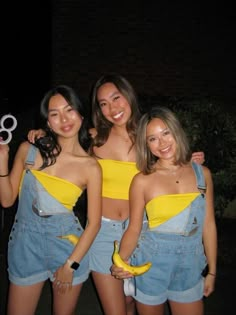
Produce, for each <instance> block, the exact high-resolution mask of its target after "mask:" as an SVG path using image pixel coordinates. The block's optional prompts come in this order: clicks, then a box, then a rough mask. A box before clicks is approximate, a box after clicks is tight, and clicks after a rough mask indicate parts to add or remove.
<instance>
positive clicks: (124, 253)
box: [111, 175, 145, 279]
mask: <svg viewBox="0 0 236 315" xmlns="http://www.w3.org/2000/svg"><path fill="white" fill-rule="evenodd" d="M143 187H144V184H143V183H142V180H141V179H140V178H139V176H138V175H136V176H135V177H134V179H133V181H132V183H131V186H130V191H129V203H130V216H129V225H128V228H127V230H126V231H125V232H124V234H123V236H122V239H121V241H120V249H119V254H120V257H121V258H122V259H123V260H124V261H126V262H128V260H129V258H130V256H131V254H132V253H133V251H134V249H135V248H136V245H137V243H138V239H139V236H140V233H141V230H142V225H143V215H144V207H145V200H144V191H143ZM111 271H112V275H113V276H115V277H117V278H119V279H125V278H130V277H133V275H132V274H130V273H129V272H126V271H124V270H123V268H120V267H117V266H115V265H114V264H113V265H112V267H111Z"/></svg>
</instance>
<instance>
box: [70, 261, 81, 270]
mask: <svg viewBox="0 0 236 315" xmlns="http://www.w3.org/2000/svg"><path fill="white" fill-rule="evenodd" d="M70 267H71V268H72V269H74V270H77V269H78V268H79V263H77V262H76V261H74V262H73V263H72V264H71V266H70Z"/></svg>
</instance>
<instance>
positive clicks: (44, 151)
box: [35, 85, 91, 169]
mask: <svg viewBox="0 0 236 315" xmlns="http://www.w3.org/2000/svg"><path fill="white" fill-rule="evenodd" d="M57 94H60V95H61V96H63V97H64V99H65V100H66V101H67V102H68V104H69V105H70V106H71V107H72V108H74V109H75V110H76V111H78V113H79V114H80V115H81V116H82V117H83V118H84V119H83V122H82V125H81V127H80V130H79V143H80V145H81V146H82V147H83V148H84V150H85V151H87V150H88V148H89V146H90V140H91V139H90V135H89V133H88V119H87V115H86V111H85V108H84V106H83V105H82V103H81V101H80V99H79V97H78V95H77V94H76V92H75V90H73V89H72V88H71V87H69V86H67V85H59V86H56V87H54V88H52V89H51V90H49V91H48V92H47V93H46V94H45V95H44V97H43V99H42V101H41V104H40V116H41V117H40V118H41V127H42V128H43V129H44V130H45V132H46V135H45V137H42V138H39V139H38V140H36V142H35V145H36V147H37V148H38V149H39V151H40V153H41V156H42V158H43V164H42V165H41V167H40V169H44V168H45V167H48V166H50V165H53V164H54V163H55V162H56V158H57V156H58V155H59V154H60V152H61V146H60V145H59V143H58V141H57V135H56V134H55V133H54V132H53V130H51V129H50V128H49V126H48V123H47V122H48V106H49V102H50V99H51V97H52V96H55V95H57Z"/></svg>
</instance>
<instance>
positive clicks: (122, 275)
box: [110, 264, 133, 280]
mask: <svg viewBox="0 0 236 315" xmlns="http://www.w3.org/2000/svg"><path fill="white" fill-rule="evenodd" d="M110 270H111V275H112V276H113V277H114V278H116V279H120V280H123V279H127V278H132V277H133V275H132V274H131V273H129V272H128V271H124V269H123V268H120V267H117V266H116V265H114V264H113V265H112V266H111V268H110Z"/></svg>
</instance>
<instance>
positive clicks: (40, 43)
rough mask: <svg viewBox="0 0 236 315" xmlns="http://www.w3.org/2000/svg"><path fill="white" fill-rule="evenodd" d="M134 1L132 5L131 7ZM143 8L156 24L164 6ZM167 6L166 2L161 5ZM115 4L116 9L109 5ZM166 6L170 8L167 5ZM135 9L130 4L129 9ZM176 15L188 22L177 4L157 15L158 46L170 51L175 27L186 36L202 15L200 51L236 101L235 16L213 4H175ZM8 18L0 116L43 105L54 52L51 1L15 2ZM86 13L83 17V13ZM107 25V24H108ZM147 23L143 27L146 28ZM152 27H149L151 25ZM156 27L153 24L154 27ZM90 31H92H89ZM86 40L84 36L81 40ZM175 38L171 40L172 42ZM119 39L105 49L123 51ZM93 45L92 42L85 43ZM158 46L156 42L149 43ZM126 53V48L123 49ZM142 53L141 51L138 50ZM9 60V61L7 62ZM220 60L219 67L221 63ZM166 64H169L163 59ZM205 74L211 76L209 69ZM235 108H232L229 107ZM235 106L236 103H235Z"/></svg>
mask: <svg viewBox="0 0 236 315" xmlns="http://www.w3.org/2000/svg"><path fill="white" fill-rule="evenodd" d="M77 2H78V3H79V2H81V4H82V6H83V10H86V5H88V6H89V2H90V6H91V1H90V0H88V1H85V0H81V1H79V0H78V1H77ZM93 3H94V6H96V3H97V5H98V6H101V5H103V6H104V5H108V6H110V7H109V9H108V10H107V12H108V14H111V13H112V14H114V15H115V14H116V11H117V10H118V11H119V14H121V13H122V10H121V9H120V8H116V7H115V6H116V5H117V3H113V2H112V1H110V2H107V1H103V2H101V1H93ZM130 3H131V2H129V4H130ZM134 3H136V5H139V6H140V8H141V9H142V8H143V10H145V11H146V12H149V13H148V14H150V17H151V18H150V21H152V20H153V21H154V20H155V16H156V15H157V14H158V12H159V11H160V8H161V7H160V4H158V6H157V4H156V1H151V2H150V3H149V2H148V1H145V2H143V1H137V2H134ZM162 5H163V4H162ZM111 6H112V7H111ZM165 6H166V7H167V6H168V5H167V4H166V5H165ZM130 7H131V6H130V5H129V8H130ZM176 9H177V10H178V11H181V10H186V15H185V14H182V15H181V16H182V17H184V20H179V21H178V20H176V18H177V16H179V15H176V14H175V13H173V12H175V11H174V10H173V6H170V10H169V11H168V10H166V11H165V12H166V15H164V16H159V20H160V21H161V23H162V25H163V27H162V28H161V31H160V30H158V29H157V30H156V31H157V34H158V36H157V42H158V41H159V40H160V41H161V40H162V41H164V40H165V41H166V45H167V46H168V45H169V49H170V50H171V43H168V41H167V38H168V36H169V35H170V29H171V25H172V24H173V21H174V23H176V25H178V27H179V28H180V29H181V32H180V36H183V28H184V27H185V25H186V22H190V23H189V25H191V26H193V25H197V24H199V21H198V20H197V19H199V16H200V17H202V18H203V19H204V25H203V27H202V29H201V28H200V29H199V31H198V32H197V33H195V36H196V38H195V42H196V45H197V46H198V47H199V46H202V52H204V54H205V56H207V58H208V59H207V63H208V65H209V69H211V71H213V72H214V73H215V75H218V76H221V77H222V89H224V90H225V94H228V95H229V97H231V98H232V102H233V101H234V100H235V99H236V97H235V95H234V93H235V90H236V61H235V59H236V50H235V44H234V39H235V38H234V37H235V14H234V13H233V12H234V11H233V10H232V9H231V8H230V7H226V6H224V7H220V6H219V5H218V6H217V5H216V4H214V7H206V6H204V7H199V6H197V5H195V7H192V8H191V10H189V8H186V7H185V6H184V5H182V7H180V5H179V4H176ZM8 13H9V17H11V20H10V21H11V22H10V23H11V24H9V27H10V28H9V29H7V32H6V33H5V35H4V36H6V43H7V45H5V46H6V49H4V59H3V61H4V62H3V66H4V70H5V71H4V72H5V75H4V76H3V77H4V78H5V80H3V89H2V92H1V113H8V112H16V113H19V112H22V111H25V110H29V109H31V108H32V107H34V106H38V105H39V101H40V99H41V98H42V95H43V94H44V92H45V91H46V90H47V89H48V88H49V87H50V82H51V52H52V38H51V36H52V26H51V23H52V16H53V8H52V5H51V4H50V1H39V0H36V1H33V2H28V3H25V2H24V3H20V4H19V3H18V4H16V5H15V4H14V11H12V10H11V7H10V4H9V8H8ZM83 14H84V13H83ZM123 14H124V16H123V19H124V23H125V19H126V15H125V10H124V12H123ZM78 18H79V13H78ZM95 18H97V19H98V21H100V22H99V25H103V27H104V26H106V19H107V20H108V21H109V18H111V17H109V16H108V17H106V16H100V15H99V14H98V16H97V17H95ZM107 27H109V24H108V25H107ZM145 27H147V25H143V28H144V30H145ZM148 27H149V28H150V27H151V26H150V25H149V26H148ZM153 27H155V25H153ZM86 28H87V31H89V32H92V31H93V30H89V29H88V25H86ZM86 28H84V29H83V33H84V32H86ZM184 34H185V35H184V36H186V37H188V36H190V30H188V29H187V28H186V30H185V33H184ZM83 38H86V36H83ZM170 39H171V38H170ZM117 43H119V41H117V38H116V36H115V35H114V37H112V38H110V43H109V42H106V45H107V47H112V48H113V49H116V50H119V46H117V47H116V44H117ZM84 44H85V45H87V46H86V47H87V49H88V47H89V42H88V43H84ZM150 44H151V45H155V43H150ZM122 49H124V47H122ZM193 49H194V48H193ZM137 54H138V51H137ZM5 60H6V61H7V62H5ZM218 60H220V63H218ZM163 62H168V60H165V58H164V56H163ZM203 75H208V73H207V71H206V73H205V74H203ZM231 105H232V104H231ZM232 106H233V105H232Z"/></svg>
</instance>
